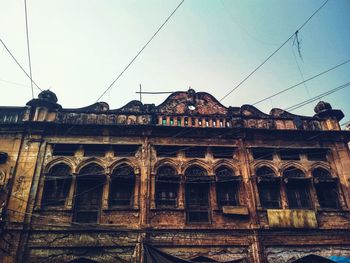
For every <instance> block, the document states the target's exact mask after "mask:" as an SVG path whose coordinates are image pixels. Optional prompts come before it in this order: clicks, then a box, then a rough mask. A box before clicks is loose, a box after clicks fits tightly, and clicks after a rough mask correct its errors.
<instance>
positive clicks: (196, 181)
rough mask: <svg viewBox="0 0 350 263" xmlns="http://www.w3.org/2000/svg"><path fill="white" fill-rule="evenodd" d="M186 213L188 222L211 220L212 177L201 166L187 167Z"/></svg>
mask: <svg viewBox="0 0 350 263" xmlns="http://www.w3.org/2000/svg"><path fill="white" fill-rule="evenodd" d="M185 177H186V189H185V191H186V213H187V222H189V223H205V222H209V208H210V206H209V186H210V180H209V179H210V178H209V176H208V174H207V172H206V171H205V170H204V169H203V168H202V167H200V166H197V165H193V166H191V167H189V168H187V169H186V171H185Z"/></svg>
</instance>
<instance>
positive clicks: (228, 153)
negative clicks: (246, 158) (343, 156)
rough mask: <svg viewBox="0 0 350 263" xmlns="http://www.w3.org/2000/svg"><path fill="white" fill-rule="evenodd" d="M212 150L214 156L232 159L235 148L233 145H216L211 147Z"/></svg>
mask: <svg viewBox="0 0 350 263" xmlns="http://www.w3.org/2000/svg"><path fill="white" fill-rule="evenodd" d="M211 151H212V153H213V157H214V158H220V159H232V158H233V151H234V148H233V147H221V146H214V147H211Z"/></svg>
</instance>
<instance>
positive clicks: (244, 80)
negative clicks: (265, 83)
mask: <svg viewBox="0 0 350 263" xmlns="http://www.w3.org/2000/svg"><path fill="white" fill-rule="evenodd" d="M327 2H328V0H326V1H325V2H324V3H323V4H322V5H321V6H320V7H319V8H318V9H317V10H316V11H315V12H314V13H313V14H312V15H311V16H310V17H309V18H308V19H307V20H306V21H305V22H304V23H303V24H302V25H301V26H300V27H299V28H298V29H297V30H296V31H295V32H294V33H293V34H292V35H291V36H290V37H289V38H288V39H287V40H286V41H284V42H283V43H282V45H281V46H279V47H278V48H277V49H276V50H275V51H274V52H272V54H271V55H269V56H268V57H267V58H266V59H265V60H264V61H263V62H261V63H260V64H259V65H258V66H257V67H256V68H255V69H254V70H253V71H252V72H250V73H249V74H248V75H247V76H246V77H245V78H244V79H243V80H242V81H241V82H239V83H238V84H237V85H236V86H235V87H234V88H233V89H232V90H231V91H230V92H228V93H227V94H226V95H225V96H223V97H222V98H221V99H220V100H219V101H220V102H221V101H222V100H224V99H225V98H227V97H228V96H229V95H230V94H231V93H232V92H234V91H235V90H236V89H238V88H239V87H240V86H241V85H242V84H243V83H244V82H246V80H248V79H249V78H250V77H251V76H252V75H253V74H254V73H255V72H256V71H258V70H259V69H260V68H261V67H262V66H263V65H264V64H265V63H266V62H267V61H268V60H269V59H270V58H272V57H273V56H274V55H275V54H276V53H277V52H278V51H279V50H280V49H281V48H282V47H283V46H284V45H285V44H287V43H288V41H289V40H291V39H292V38H293V37H294V36H295V34H296V33H297V32H299V31H300V30H301V29H302V28H303V27H304V26H305V25H306V24H307V23H308V22H309V21H310V20H311V18H312V17H313V16H314V15H316V14H317V13H318V12H319V11H320V10H321V9H322V8H323V7H324V6H325V5H326V4H327Z"/></svg>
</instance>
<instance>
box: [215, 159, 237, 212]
mask: <svg viewBox="0 0 350 263" xmlns="http://www.w3.org/2000/svg"><path fill="white" fill-rule="evenodd" d="M215 174H216V179H217V182H216V196H217V202H218V207H220V208H222V207H223V206H237V205H238V198H237V194H238V183H239V182H238V180H235V177H234V173H233V171H232V170H231V169H230V168H228V167H226V166H222V167H219V168H218V169H216V171H215Z"/></svg>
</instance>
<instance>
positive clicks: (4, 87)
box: [0, 0, 350, 123]
mask: <svg viewBox="0 0 350 263" xmlns="http://www.w3.org/2000/svg"><path fill="white" fill-rule="evenodd" d="M179 2H180V1H175V0H171V1H170V0H162V1H158V0H147V1H141V0H135V1H126V0H123V1H121V0H120V1H115V0H104V1H101V0H74V1H72V0H55V1H54V0H27V7H28V22H29V34H30V35H29V37H30V47H31V48H30V49H31V58H32V71H33V79H34V81H36V82H37V83H38V85H39V86H40V87H41V88H42V89H51V90H52V91H54V92H55V93H56V94H57V96H58V99H59V103H60V104H61V105H62V106H63V107H65V108H77V107H84V106H87V105H90V104H92V103H94V102H95V101H96V100H97V98H98V97H99V96H100V95H101V94H102V92H103V91H104V90H105V89H106V88H107V87H108V86H109V84H110V83H111V82H112V81H113V80H114V79H115V78H116V77H117V75H118V74H119V73H120V72H121V71H122V69H123V68H124V67H125V66H126V65H127V64H128V63H129V62H130V60H131V59H132V58H133V57H134V56H135V55H136V53H137V52H138V51H139V50H140V48H141V47H142V46H143V45H144V44H145V43H146V41H147V40H148V39H149V38H150V36H151V35H152V34H153V33H154V32H155V31H156V30H157V28H158V27H159V26H160V25H161V24H162V23H163V21H164V20H165V19H166V17H167V16H168V15H169V14H170V13H171V12H172V11H173V10H174V8H175V7H176V6H177V5H178V3H179ZM322 3H324V0H254V1H253V0H240V1H238V0H185V2H184V3H183V5H182V6H181V7H180V8H179V10H178V11H177V12H176V13H175V15H174V16H173V17H172V18H171V20H170V21H169V22H168V23H167V24H166V25H165V27H164V28H163V29H162V31H161V32H160V33H159V34H158V35H157V36H156V38H155V39H154V40H153V41H152V42H151V44H150V45H149V46H148V47H147V48H146V49H145V50H144V52H143V53H142V54H141V55H140V56H139V58H138V59H137V60H136V61H135V62H134V64H133V65H132V66H131V67H130V68H129V69H128V70H127V71H126V72H125V74H124V75H123V76H122V77H121V78H120V79H119V81H118V82H117V83H116V84H115V85H114V86H113V88H112V89H111V90H110V91H109V92H108V93H107V94H106V95H105V96H104V97H103V98H102V101H106V102H107V103H108V104H109V105H110V108H112V109H114V108H119V107H121V106H123V105H125V104H126V103H127V102H129V101H130V100H133V99H138V98H139V96H138V95H137V94H135V92H136V91H138V89H139V84H140V83H141V84H142V87H143V90H144V91H178V90H187V89H188V87H189V86H191V87H192V88H193V89H195V90H196V91H205V92H209V93H211V94H212V95H214V96H215V97H216V98H217V99H220V98H222V97H223V96H224V95H225V94H227V93H228V92H229V91H230V90H231V89H232V88H233V87H234V86H235V85H237V84H238V83H239V82H240V81H241V80H242V79H243V78H244V77H245V76H247V75H248V74H249V73H250V72H251V71H252V70H253V69H254V68H255V67H256V66H257V65H258V64H260V63H261V62H262V61H263V60H264V59H265V58H266V57H267V56H269V55H270V54H271V53H272V52H273V51H274V50H275V49H276V48H278V47H279V45H281V44H282V43H283V42H284V41H285V40H286V39H287V38H288V37H289V36H290V35H291V34H293V32H295V31H296V29H297V28H298V27H299V26H300V25H301V24H303V23H304V21H305V20H306V19H307V18H308V17H309V16H310V15H311V14H312V13H313V12H314V11H315V10H316V9H317V8H318V7H319V6H321V5H322ZM349 28H350V0H329V2H328V3H327V4H326V5H325V7H324V8H323V9H322V10H321V11H320V12H319V13H317V15H315V16H314V17H313V18H312V19H311V20H310V22H309V23H308V24H307V25H306V26H305V27H304V28H303V29H302V30H301V31H300V33H299V38H300V40H301V54H302V59H301V58H300V57H299V55H298V50H297V47H296V46H295V45H294V46H293V41H290V42H289V43H287V44H286V45H285V46H284V47H283V48H282V49H281V50H280V51H279V52H278V53H277V54H276V55H275V56H274V57H273V58H272V59H270V60H269V61H268V62H267V63H266V64H265V65H264V66H263V67H262V68H261V69H260V70H259V71H258V72H256V73H255V74H254V75H253V76H252V77H251V78H249V79H248V80H247V81H246V82H245V83H244V84H243V85H242V86H241V87H240V88H239V89H237V90H236V91H235V92H233V93H232V94H231V95H230V96H228V97H227V98H226V99H224V100H223V101H222V103H223V104H224V105H225V106H241V105H243V104H252V103H254V102H256V101H257V100H260V99H262V98H264V97H266V96H268V95H271V94H273V93H275V92H277V91H279V90H281V89H284V88H287V87H289V86H291V85H293V84H296V83H299V82H300V81H302V79H303V78H304V79H307V78H309V77H311V76H313V75H316V74H318V73H320V72H322V71H324V70H327V69H329V68H331V67H333V66H335V65H337V64H340V63H341V62H343V61H345V60H348V59H350V31H349ZM0 38H1V39H2V40H3V41H4V42H5V43H6V44H7V45H8V47H9V48H10V50H11V51H12V52H13V53H14V55H15V56H16V57H17V58H18V60H19V61H20V63H21V64H22V65H23V66H24V67H25V68H26V69H28V58H27V46H26V33H25V16H24V1H23V0H0ZM293 52H294V54H293ZM298 65H299V67H300V71H301V72H300V71H299V70H298ZM28 72H29V71H28ZM349 73H350V63H348V64H346V65H344V66H342V67H340V68H338V69H336V70H334V71H332V72H330V73H327V74H325V75H323V76H321V77H319V78H316V79H315V80H312V81H310V82H307V83H306V86H305V85H300V86H299V87H297V88H296V89H293V90H291V91H289V92H286V93H284V94H282V95H280V96H277V97H275V98H273V99H271V100H268V101H266V102H264V103H261V104H258V105H256V106H257V107H258V108H259V109H260V110H262V111H264V112H267V113H268V112H269V111H270V110H271V108H282V109H284V108H287V107H288V106H291V105H294V104H296V103H299V102H301V101H303V100H306V99H309V98H310V97H313V96H316V95H318V94H321V93H323V92H325V91H327V90H330V89H332V88H335V87H338V86H340V85H342V84H344V83H347V82H349V81H350V74H349ZM0 88H1V91H2V92H1V96H0V105H11V106H23V105H25V103H26V102H27V101H29V100H30V99H31V89H30V80H29V79H28V78H27V77H26V76H25V75H24V73H23V72H21V70H20V69H19V68H18V66H17V65H16V64H15V63H14V61H13V60H12V59H11V58H10V56H9V55H8V54H7V52H6V51H5V50H4V49H3V47H2V46H0ZM37 94H38V90H35V95H36V96H37ZM166 97H167V95H144V96H143V99H142V101H143V103H155V104H159V103H161V102H162V101H163V100H164V99H165V98H166ZM349 98H350V87H347V88H345V89H343V90H341V91H339V92H337V93H334V94H332V95H330V96H328V97H325V98H324V99H323V100H325V101H328V102H330V103H331V104H332V106H333V108H338V109H342V110H343V112H344V113H345V115H346V116H345V118H344V119H343V121H342V123H343V122H345V121H348V120H350V104H349ZM315 105H316V102H314V103H311V104H309V105H307V106H305V107H302V108H299V109H297V110H295V111H294V112H293V113H296V114H301V115H313V114H314V113H313V107H314V106H315Z"/></svg>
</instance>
